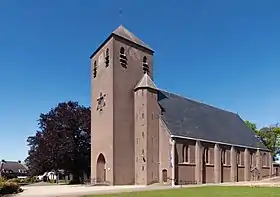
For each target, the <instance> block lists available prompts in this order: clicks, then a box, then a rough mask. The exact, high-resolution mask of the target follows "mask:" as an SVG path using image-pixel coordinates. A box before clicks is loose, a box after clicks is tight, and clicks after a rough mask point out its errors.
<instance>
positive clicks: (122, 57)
mask: <svg viewBox="0 0 280 197" xmlns="http://www.w3.org/2000/svg"><path fill="white" fill-rule="evenodd" d="M120 64H121V66H122V67H123V68H127V57H126V55H125V50H124V48H123V47H121V48H120Z"/></svg>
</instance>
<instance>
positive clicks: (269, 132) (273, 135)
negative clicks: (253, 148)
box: [245, 120, 280, 161]
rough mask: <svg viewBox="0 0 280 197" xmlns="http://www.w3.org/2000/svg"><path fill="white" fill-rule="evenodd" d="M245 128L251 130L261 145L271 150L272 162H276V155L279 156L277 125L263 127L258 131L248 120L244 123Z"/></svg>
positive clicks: (279, 142)
mask: <svg viewBox="0 0 280 197" xmlns="http://www.w3.org/2000/svg"><path fill="white" fill-rule="evenodd" d="M245 123H246V124H247V126H248V127H249V128H250V129H252V130H253V131H254V132H255V134H256V135H257V136H258V138H259V139H260V140H261V141H262V143H263V144H264V145H265V146H266V147H267V148H268V149H269V150H271V154H272V156H273V159H274V161H275V160H277V157H276V156H277V155H279V154H280V127H279V124H275V125H272V126H270V127H263V128H261V129H260V130H258V129H257V126H256V124H255V123H252V122H250V121H248V120H246V121H245Z"/></svg>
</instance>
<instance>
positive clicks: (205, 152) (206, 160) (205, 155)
mask: <svg viewBox="0 0 280 197" xmlns="http://www.w3.org/2000/svg"><path fill="white" fill-rule="evenodd" d="M204 162H205V163H208V164H209V163H210V160H209V148H204Z"/></svg>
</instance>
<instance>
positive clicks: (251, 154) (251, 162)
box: [250, 153, 254, 167]
mask: <svg viewBox="0 0 280 197" xmlns="http://www.w3.org/2000/svg"><path fill="white" fill-rule="evenodd" d="M253 156H254V154H253V153H250V167H252V166H253Z"/></svg>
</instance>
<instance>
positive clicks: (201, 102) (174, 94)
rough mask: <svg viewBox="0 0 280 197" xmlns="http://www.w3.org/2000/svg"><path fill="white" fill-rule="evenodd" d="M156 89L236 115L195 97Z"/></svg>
mask: <svg viewBox="0 0 280 197" xmlns="http://www.w3.org/2000/svg"><path fill="white" fill-rule="evenodd" d="M158 90H159V91H164V92H167V93H169V94H173V95H175V96H179V97H181V98H184V99H189V100H192V101H194V102H197V103H200V104H203V105H207V106H209V107H212V108H215V109H218V110H222V111H225V112H229V113H232V114H234V115H238V114H236V113H234V112H232V111H229V110H226V109H223V108H219V107H216V106H214V105H211V104H208V103H205V102H203V101H199V100H196V99H193V98H190V97H186V96H182V95H180V94H178V93H174V92H170V91H168V90H164V89H161V88H158ZM238 116H239V115H238Z"/></svg>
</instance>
